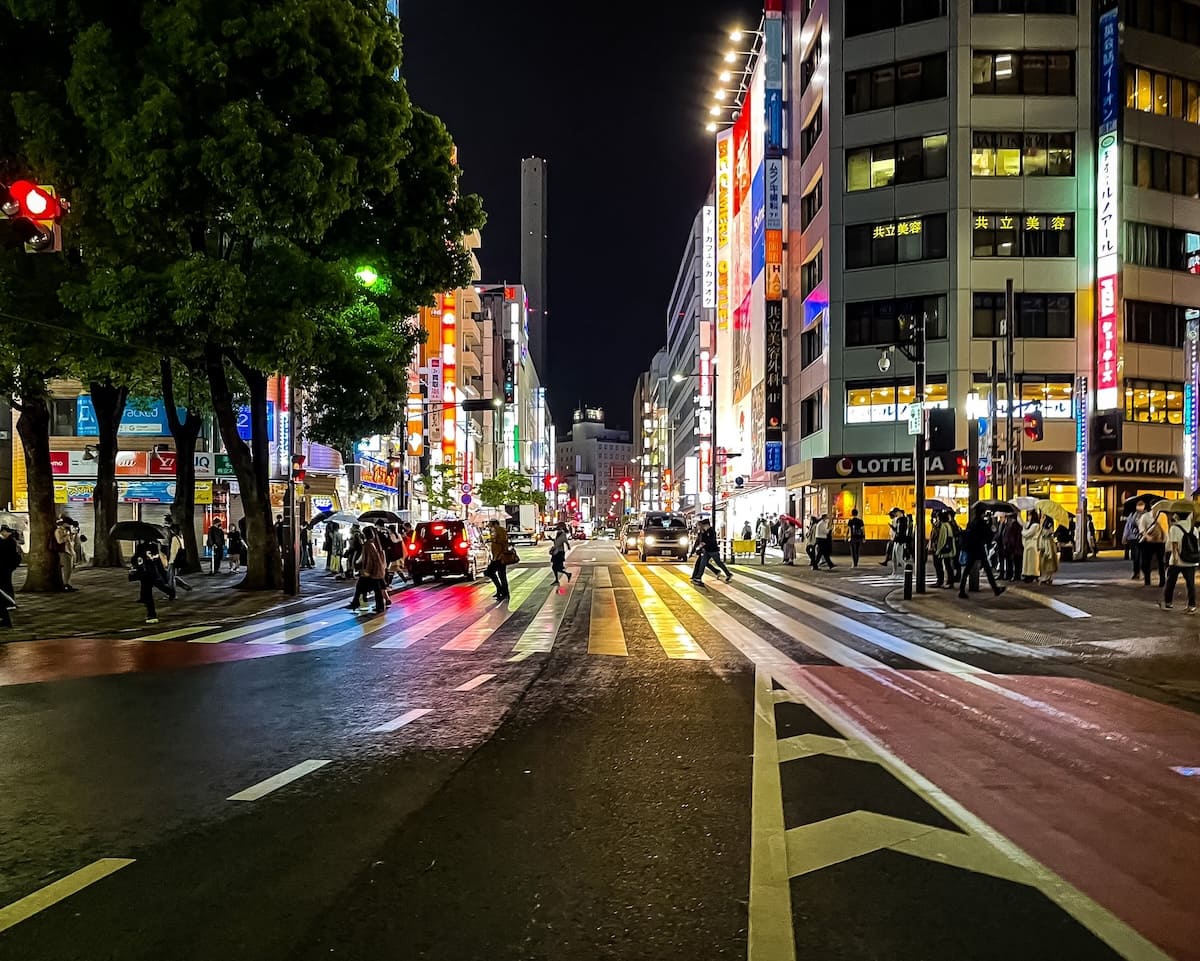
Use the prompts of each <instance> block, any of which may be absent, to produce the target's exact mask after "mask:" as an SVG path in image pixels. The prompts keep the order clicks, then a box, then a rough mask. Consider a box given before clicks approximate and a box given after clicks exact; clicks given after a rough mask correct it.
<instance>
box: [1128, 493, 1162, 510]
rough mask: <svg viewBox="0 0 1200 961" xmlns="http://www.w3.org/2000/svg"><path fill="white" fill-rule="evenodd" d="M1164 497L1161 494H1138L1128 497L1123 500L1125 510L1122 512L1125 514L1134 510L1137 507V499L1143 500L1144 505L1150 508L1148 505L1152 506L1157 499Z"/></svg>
mask: <svg viewBox="0 0 1200 961" xmlns="http://www.w3.org/2000/svg"><path fill="white" fill-rule="evenodd" d="M1165 499H1166V498H1164V497H1163V496H1162V494H1138V495H1136V496H1134V497H1130V498H1129V499H1128V500H1126V501H1125V511H1124V512H1125V513H1126V514H1132V513H1133V511H1134V508H1136V507H1137V502H1138V501H1145V502H1146V507H1147V508H1150V507H1153V506H1154V505H1155V504H1157V503H1158V502H1159V501H1161V500H1165Z"/></svg>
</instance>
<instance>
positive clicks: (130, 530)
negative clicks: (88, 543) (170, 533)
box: [108, 521, 167, 541]
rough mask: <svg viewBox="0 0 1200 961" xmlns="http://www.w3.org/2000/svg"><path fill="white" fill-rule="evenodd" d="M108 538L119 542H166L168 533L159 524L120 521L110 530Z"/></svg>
mask: <svg viewBox="0 0 1200 961" xmlns="http://www.w3.org/2000/svg"><path fill="white" fill-rule="evenodd" d="M108 536H109V537H111V538H113V539H114V540H118V541H165V540H166V539H167V533H166V531H164V530H163V529H162V528H161V527H159V526H158V525H157V524H147V523H146V522H145V521H118V522H117V523H115V524H113V526H112V527H110V528H109V529H108Z"/></svg>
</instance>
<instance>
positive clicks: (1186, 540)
mask: <svg viewBox="0 0 1200 961" xmlns="http://www.w3.org/2000/svg"><path fill="white" fill-rule="evenodd" d="M1175 526H1176V527H1178V528H1179V532H1180V534H1181V535H1182V536H1181V537H1180V538H1179V560H1180V562H1181V563H1183V564H1186V565H1188V566H1189V567H1191V566H1194V565H1200V540H1197V539H1196V533H1195V531H1188V530H1184V529H1183V527H1182V525H1179V524H1176V525H1175Z"/></svg>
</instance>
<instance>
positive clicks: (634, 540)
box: [625, 537, 637, 547]
mask: <svg viewBox="0 0 1200 961" xmlns="http://www.w3.org/2000/svg"><path fill="white" fill-rule="evenodd" d="M625 543H626V544H627V545H629V546H630V547H633V546H634V545H635V544H636V543H637V538H636V537H627V538H625Z"/></svg>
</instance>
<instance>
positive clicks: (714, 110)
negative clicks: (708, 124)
mask: <svg viewBox="0 0 1200 961" xmlns="http://www.w3.org/2000/svg"><path fill="white" fill-rule="evenodd" d="M708 112H709V113H710V114H712V115H713V116H714V117H719V116H721V108H720V107H709V108H708Z"/></svg>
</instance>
